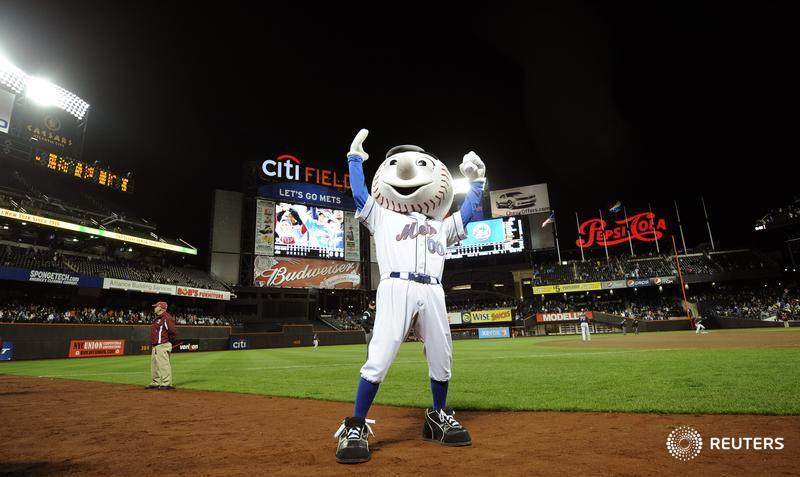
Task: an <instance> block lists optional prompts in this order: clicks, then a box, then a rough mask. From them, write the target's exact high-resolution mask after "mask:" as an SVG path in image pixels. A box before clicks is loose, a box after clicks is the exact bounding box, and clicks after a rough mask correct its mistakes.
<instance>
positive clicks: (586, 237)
mask: <svg viewBox="0 0 800 477" xmlns="http://www.w3.org/2000/svg"><path fill="white" fill-rule="evenodd" d="M615 224H616V225H611V224H609V223H608V222H606V221H605V220H603V219H599V218H594V219H589V220H587V221H586V222H584V223H582V224H581V225H580V226H579V227H578V235H579V236H580V238H578V240H577V241H576V242H575V243H576V245H578V247H580V248H589V247H591V246H592V245H598V246H600V247H605V246H608V247H611V246H614V245H619V244H622V243H627V242H630V241H632V240H639V241H641V242H655V241H656V240H658V239H660V238H661V237H663V236H664V231H665V230H666V229H667V224H666V221H665V220H664V219H662V218H658V217H656V215H655V214H654V213H652V212H642V213H641V214H636V215H632V216H630V217H628V218H627V219H621V220H617V221H615Z"/></svg>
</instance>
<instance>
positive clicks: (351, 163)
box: [347, 154, 369, 211]
mask: <svg viewBox="0 0 800 477" xmlns="http://www.w3.org/2000/svg"><path fill="white" fill-rule="evenodd" d="M363 162H364V160H363V159H362V158H361V156H358V155H356V154H351V155H349V156H347V165H348V167H349V169H350V189H351V190H352V191H353V200H355V202H356V210H357V211H360V210H361V209H363V208H364V204H366V203H367V199H368V198H369V193H368V192H367V183H366V182H365V181H364V166H363Z"/></svg>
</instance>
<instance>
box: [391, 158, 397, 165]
mask: <svg viewBox="0 0 800 477" xmlns="http://www.w3.org/2000/svg"><path fill="white" fill-rule="evenodd" d="M395 164H397V159H392V160H391V161H389V165H390V166H393V165H395Z"/></svg>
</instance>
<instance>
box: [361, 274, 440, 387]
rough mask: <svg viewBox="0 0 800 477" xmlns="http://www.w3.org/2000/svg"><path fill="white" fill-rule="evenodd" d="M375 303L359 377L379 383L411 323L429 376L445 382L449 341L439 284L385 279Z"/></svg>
mask: <svg viewBox="0 0 800 477" xmlns="http://www.w3.org/2000/svg"><path fill="white" fill-rule="evenodd" d="M375 303H376V304H377V308H376V310H375V328H374V329H373V330H372V333H373V334H372V340H370V342H369V354H368V356H367V362H366V363H364V366H362V367H361V377H362V378H364V379H366V380H367V381H369V382H372V383H380V382H383V379H384V378H385V377H386V373H387V372H388V371H389V367H390V366H391V365H392V362H393V361H394V358H395V357H396V356H397V351H398V350H399V349H400V344H402V343H403V341H404V340H405V338H406V336H407V335H408V332H409V330H410V329H411V326H412V325H413V326H414V332H415V333H416V335H417V337H418V338H419V339H420V340H422V342H423V343H424V346H423V350H424V353H425V357H426V358H427V360H428V372H429V376H430V378H431V379H435V380H436V381H449V380H450V375H451V373H450V368H451V365H452V361H453V342H452V340H451V337H450V324H449V323H448V321H447V308H445V302H444V290H443V289H442V286H441V285H428V284H423V283H417V282H414V281H411V280H403V279H400V278H387V279H385V280H382V281H381V283H380V284H379V285H378V292H377V295H376V299H375Z"/></svg>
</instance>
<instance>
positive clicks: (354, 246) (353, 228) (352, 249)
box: [344, 211, 361, 262]
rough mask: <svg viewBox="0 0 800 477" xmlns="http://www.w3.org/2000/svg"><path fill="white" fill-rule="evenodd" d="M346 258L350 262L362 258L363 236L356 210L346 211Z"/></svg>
mask: <svg viewBox="0 0 800 477" xmlns="http://www.w3.org/2000/svg"><path fill="white" fill-rule="evenodd" d="M344 259H345V260H347V261H349V262H358V261H359V260H361V237H360V236H359V227H358V221H357V220H356V214H355V213H354V212H349V211H348V212H345V213H344Z"/></svg>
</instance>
